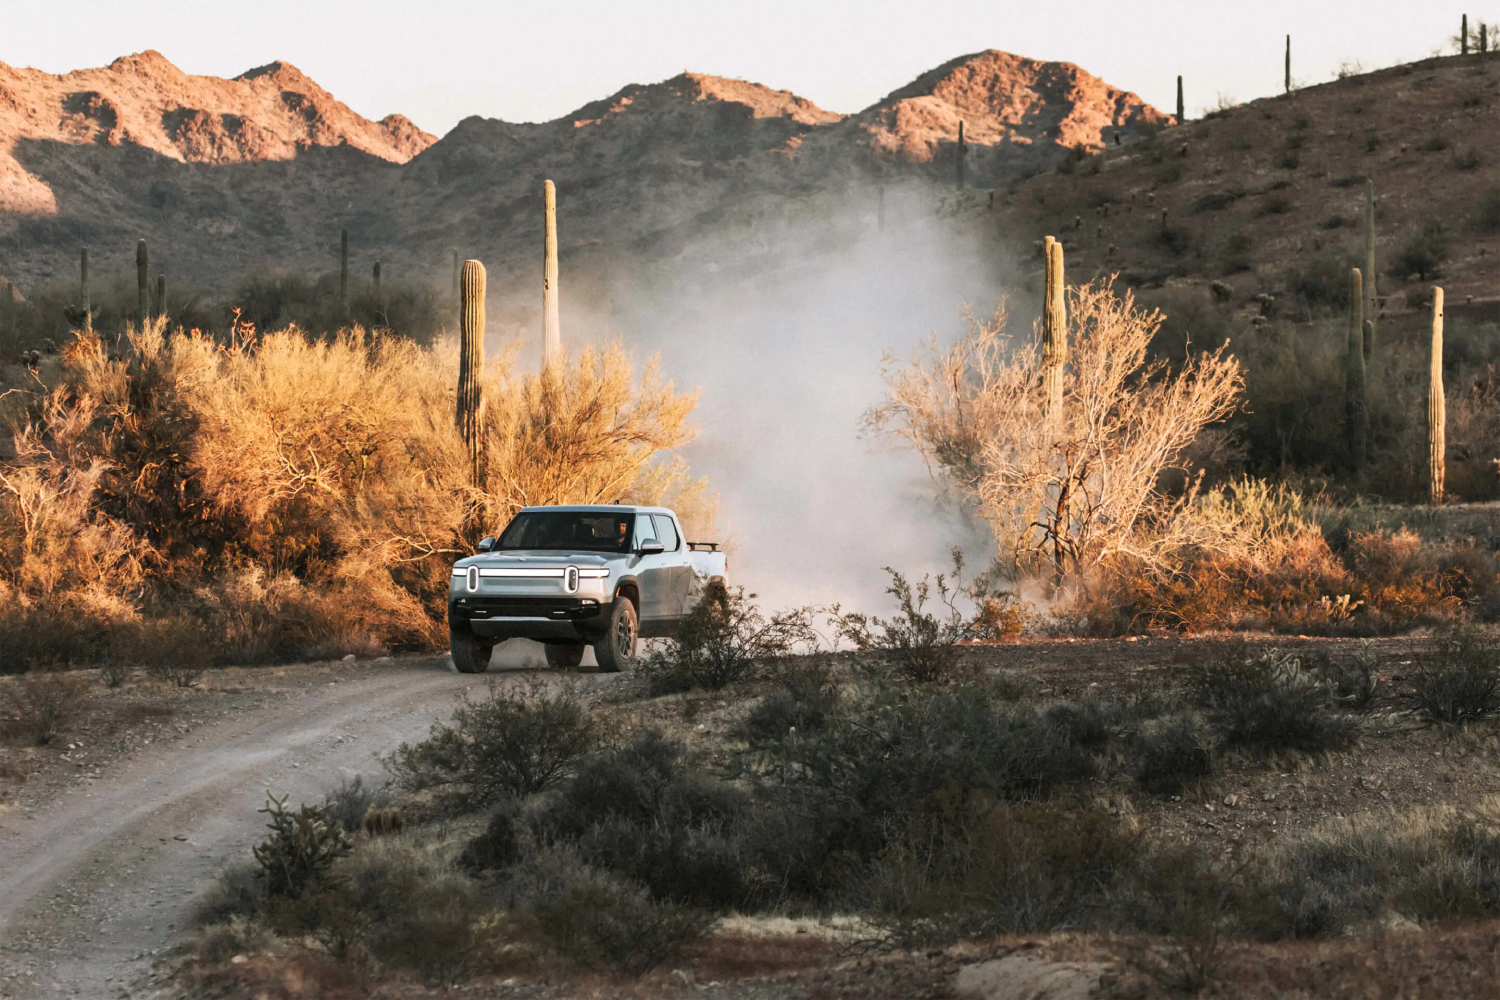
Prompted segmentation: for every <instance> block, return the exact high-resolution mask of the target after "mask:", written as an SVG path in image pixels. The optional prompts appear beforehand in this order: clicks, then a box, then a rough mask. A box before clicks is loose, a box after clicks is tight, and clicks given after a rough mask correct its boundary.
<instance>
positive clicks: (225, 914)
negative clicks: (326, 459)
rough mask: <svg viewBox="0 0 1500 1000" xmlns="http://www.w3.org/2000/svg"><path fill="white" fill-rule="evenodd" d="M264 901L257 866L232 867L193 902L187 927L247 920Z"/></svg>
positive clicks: (264, 897)
mask: <svg viewBox="0 0 1500 1000" xmlns="http://www.w3.org/2000/svg"><path fill="white" fill-rule="evenodd" d="M265 900H266V881H265V878H264V877H263V876H262V874H261V868H260V865H259V864H255V863H250V862H245V863H243V864H232V865H229V866H227V867H225V869H224V870H223V871H222V872H221V873H220V874H219V877H218V878H217V879H215V880H214V881H213V882H212V883H211V884H210V885H209V887H208V888H207V889H206V890H204V892H203V894H202V895H201V896H199V897H198V898H197V899H196V900H194V902H193V908H192V912H191V917H190V920H191V923H192V924H193V925H194V926H197V927H208V926H212V925H214V924H221V923H225V922H227V921H231V920H248V919H249V918H251V917H254V916H255V915H256V914H257V913H259V912H260V909H261V907H262V906H263V905H264V903H265Z"/></svg>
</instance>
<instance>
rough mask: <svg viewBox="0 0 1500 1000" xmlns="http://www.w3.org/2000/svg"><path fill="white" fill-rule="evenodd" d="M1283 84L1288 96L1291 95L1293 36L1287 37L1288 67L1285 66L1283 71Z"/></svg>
mask: <svg viewBox="0 0 1500 1000" xmlns="http://www.w3.org/2000/svg"><path fill="white" fill-rule="evenodd" d="M1282 83H1283V85H1284V86H1285V87H1286V92H1287V93H1288V94H1290V93H1291V92H1292V36H1291V35H1287V36H1286V65H1285V66H1284V68H1283V71H1282Z"/></svg>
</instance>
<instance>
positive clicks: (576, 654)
mask: <svg viewBox="0 0 1500 1000" xmlns="http://www.w3.org/2000/svg"><path fill="white" fill-rule="evenodd" d="M582 662H583V643H581V642H549V643H547V666H549V667H552V668H553V669H554V670H577V669H578V664H580V663H582Z"/></svg>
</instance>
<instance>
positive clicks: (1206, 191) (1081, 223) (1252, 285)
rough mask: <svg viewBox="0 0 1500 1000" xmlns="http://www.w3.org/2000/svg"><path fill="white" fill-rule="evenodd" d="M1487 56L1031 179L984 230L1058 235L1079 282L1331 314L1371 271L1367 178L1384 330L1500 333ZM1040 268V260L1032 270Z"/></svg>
mask: <svg viewBox="0 0 1500 1000" xmlns="http://www.w3.org/2000/svg"><path fill="white" fill-rule="evenodd" d="M1493 58H1494V57H1493V56H1492V55H1479V54H1475V55H1469V56H1451V57H1443V58H1433V59H1427V60H1423V61H1421V62H1417V63H1409V64H1405V65H1400V66H1394V67H1391V68H1389V69H1383V70H1379V71H1376V72H1372V73H1366V74H1360V75H1356V76H1347V77H1345V78H1342V79H1338V80H1334V81H1330V82H1328V83H1324V84H1320V85H1317V86H1309V87H1305V88H1301V89H1298V90H1295V91H1293V92H1292V93H1291V94H1287V95H1282V96H1277V97H1273V98H1265V99H1262V100H1257V101H1252V102H1250V103H1248V104H1243V105H1239V106H1236V107H1232V108H1228V109H1225V110H1222V111H1218V112H1215V113H1213V114H1210V115H1208V116H1206V117H1205V118H1203V119H1201V120H1197V121H1191V122H1186V123H1182V124H1179V125H1175V126H1173V127H1171V128H1167V129H1164V130H1162V131H1161V132H1159V133H1158V134H1156V135H1155V136H1153V137H1152V139H1151V141H1149V142H1145V143H1141V144H1137V145H1135V146H1132V147H1127V148H1123V149H1115V148H1113V147H1111V148H1109V149H1107V150H1105V151H1104V152H1103V153H1101V154H1100V155H1099V156H1095V157H1089V158H1087V159H1086V160H1083V161H1079V162H1077V163H1068V162H1065V163H1064V164H1062V169H1055V170H1050V171H1046V172H1043V173H1040V174H1038V175H1036V176H1033V177H1031V178H1028V179H1027V180H1025V181H1024V182H1022V183H1020V184H1017V185H1015V186H1014V187H1013V188H1011V189H1009V190H1007V191H1006V192H1003V193H1002V195H1001V197H1000V198H999V199H998V203H997V204H996V205H995V206H994V209H993V210H990V209H988V208H987V207H986V206H975V207H974V208H973V213H974V217H975V218H976V219H986V220H988V224H989V225H992V226H994V227H995V228H997V229H1001V230H1004V231H1006V232H1008V233H1010V234H1012V236H1013V237H1014V238H1015V239H1016V240H1017V242H1018V243H1020V244H1021V245H1022V246H1023V247H1030V246H1031V245H1032V241H1034V240H1040V239H1042V237H1043V236H1044V235H1047V234H1056V235H1058V236H1059V237H1061V238H1062V239H1063V240H1064V245H1065V247H1066V248H1067V249H1068V250H1069V259H1068V264H1069V274H1070V275H1073V276H1077V277H1079V278H1086V277H1088V276H1090V275H1093V274H1108V273H1117V274H1120V275H1121V276H1122V277H1123V278H1124V280H1125V281H1126V282H1127V283H1128V284H1132V285H1136V286H1146V287H1161V286H1168V287H1184V288H1195V289H1196V290H1197V291H1198V292H1199V293H1201V295H1202V298H1203V299H1204V300H1205V301H1207V300H1208V298H1209V286H1210V284H1211V283H1216V285H1217V287H1216V289H1215V300H1216V301H1217V303H1218V305H1217V309H1218V310H1219V311H1220V312H1222V313H1226V314H1227V313H1238V314H1241V315H1242V316H1243V317H1246V318H1257V317H1258V316H1259V314H1260V313H1261V312H1263V311H1265V310H1266V309H1268V308H1269V307H1268V306H1267V304H1266V300H1265V299H1264V298H1261V299H1257V298H1256V296H1261V295H1267V296H1274V297H1275V298H1276V302H1277V305H1276V307H1275V308H1276V311H1277V313H1278V314H1280V315H1285V316H1298V317H1306V316H1310V315H1321V314H1323V313H1326V312H1328V311H1330V310H1331V311H1334V312H1337V311H1338V310H1339V309H1341V308H1342V307H1343V303H1344V302H1346V301H1347V295H1348V292H1347V289H1348V282H1349V269H1350V268H1351V267H1361V266H1363V263H1362V256H1363V250H1362V247H1363V239H1364V235H1363V219H1364V203H1365V182H1366V180H1367V179H1368V180H1370V181H1373V183H1374V191H1375V198H1376V239H1377V255H1376V259H1377V267H1376V271H1377V276H1376V280H1377V288H1378V292H1379V296H1380V299H1381V302H1382V315H1383V316H1384V317H1385V319H1386V320H1387V321H1388V322H1390V323H1397V324H1401V325H1405V326H1409V327H1410V328H1411V329H1412V330H1413V331H1416V332H1418V333H1420V332H1421V330H1422V329H1424V328H1425V324H1426V323H1427V322H1428V319H1427V316H1428V314H1427V308H1428V307H1427V303H1428V302H1429V301H1430V297H1431V287H1432V285H1433V284H1434V283H1436V284H1439V285H1442V286H1444V288H1445V291H1446V293H1447V312H1448V315H1449V316H1450V317H1452V318H1455V319H1457V318H1465V319H1473V320H1475V321H1489V322H1496V321H1500V158H1497V157H1496V156H1495V155H1494V153H1493V152H1492V151H1491V147H1489V146H1488V145H1487V143H1486V141H1485V138H1484V137H1485V136H1489V135H1493V134H1494V132H1493V131H1492V130H1493V129H1495V128H1500V73H1497V71H1496V67H1495V65H1494V64H1493V63H1492V62H1491V60H1492V59H1493ZM1033 266H1034V267H1040V264H1034V265H1033Z"/></svg>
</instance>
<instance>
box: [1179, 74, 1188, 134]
mask: <svg viewBox="0 0 1500 1000" xmlns="http://www.w3.org/2000/svg"><path fill="white" fill-rule="evenodd" d="M1185 121H1187V106H1186V105H1184V104H1183V103H1182V74H1181V73H1178V74H1177V124H1179V125H1181V124H1182V123H1183V122H1185Z"/></svg>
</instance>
